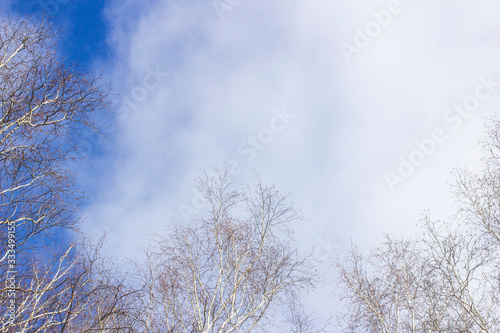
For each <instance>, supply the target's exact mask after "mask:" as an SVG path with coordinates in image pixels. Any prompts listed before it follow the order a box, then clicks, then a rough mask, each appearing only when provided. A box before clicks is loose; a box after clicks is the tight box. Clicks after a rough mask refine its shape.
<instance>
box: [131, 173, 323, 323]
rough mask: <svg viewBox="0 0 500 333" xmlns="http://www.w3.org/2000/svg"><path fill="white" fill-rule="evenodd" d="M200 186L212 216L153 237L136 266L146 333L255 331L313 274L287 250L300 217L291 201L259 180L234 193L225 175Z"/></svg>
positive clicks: (206, 178)
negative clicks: (292, 226)
mask: <svg viewBox="0 0 500 333" xmlns="http://www.w3.org/2000/svg"><path fill="white" fill-rule="evenodd" d="M211 172H212V173H210V174H209V173H208V172H205V174H204V176H203V177H202V178H199V179H198V185H199V186H198V190H199V191H200V192H201V193H202V194H203V195H204V197H205V199H206V200H207V202H208V204H209V206H210V209H209V212H208V213H207V214H205V215H203V216H201V217H199V218H198V219H197V220H196V221H194V222H193V223H192V224H191V225H186V226H181V225H175V226H174V227H173V229H172V231H171V233H169V234H167V235H166V236H158V235H157V236H156V237H155V238H154V241H153V245H152V247H151V248H150V249H149V250H147V251H146V259H147V260H146V262H145V263H144V264H142V265H139V269H140V272H141V280H142V281H143V283H144V285H145V287H146V288H145V290H146V292H145V294H144V295H143V298H142V308H143V309H144V316H143V323H144V331H146V332H159V331H161V332H206V333H208V332H220V333H222V332H225V333H228V332H250V331H252V330H254V329H256V328H257V327H258V325H259V322H260V321H261V320H262V319H263V318H265V316H266V313H267V312H268V311H270V310H271V309H272V308H273V307H275V306H276V305H278V304H279V301H280V300H284V296H285V295H286V293H288V292H292V291H295V290H299V289H301V288H310V287H312V286H313V284H314V281H315V271H314V269H312V267H310V266H309V265H308V262H307V260H306V258H304V257H301V256H300V255H299V254H298V253H297V251H296V250H294V249H293V248H292V247H291V245H290V229H289V225H288V224H289V222H290V221H292V220H295V219H298V218H300V216H299V215H298V214H297V212H296V211H295V210H294V208H293V206H291V205H290V204H288V203H287V196H285V195H282V194H280V193H279V192H278V191H276V190H275V188H274V187H273V186H265V185H263V184H262V182H261V181H260V180H258V182H257V184H256V185H255V187H252V188H251V187H244V188H243V189H242V190H234V189H233V186H232V184H231V180H230V174H229V169H228V168H222V169H218V168H213V169H211Z"/></svg>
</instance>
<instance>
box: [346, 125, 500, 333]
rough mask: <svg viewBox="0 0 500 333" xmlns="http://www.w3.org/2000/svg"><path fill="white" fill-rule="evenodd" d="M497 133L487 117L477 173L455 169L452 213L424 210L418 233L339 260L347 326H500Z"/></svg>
mask: <svg viewBox="0 0 500 333" xmlns="http://www.w3.org/2000/svg"><path fill="white" fill-rule="evenodd" d="M499 133H500V123H499V122H498V121H491V122H490V123H489V126H488V131H487V136H486V138H485V139H484V140H482V141H481V148H482V149H483V152H484V158H483V159H482V169H481V170H480V171H479V172H471V171H469V170H466V169H463V168H458V169H456V170H455V175H456V183H455V184H453V185H452V187H451V188H452V191H453V193H454V195H455V198H456V202H457V204H458V210H457V213H456V214H455V215H454V216H453V217H451V218H450V219H447V220H444V221H439V220H438V221H436V220H433V219H431V218H430V216H429V214H428V213H426V214H425V215H424V218H423V220H422V226H423V232H422V233H421V234H420V236H419V238H418V239H416V240H405V241H396V240H393V239H391V238H390V237H387V240H386V242H385V243H384V244H383V245H382V246H381V247H380V248H378V249H376V250H375V251H374V252H372V253H371V254H370V255H369V256H368V257H367V258H366V259H365V258H364V257H363V255H362V254H361V253H360V252H359V251H358V250H357V249H356V247H353V248H352V249H351V250H350V251H348V252H347V254H346V256H343V257H341V258H339V259H338V260H337V262H336V265H337V267H338V269H339V273H340V274H339V278H338V282H339V287H340V288H339V290H340V296H341V297H342V298H343V300H344V301H345V302H346V304H347V306H348V307H347V308H348V311H347V313H346V315H347V318H348V320H343V323H344V327H345V328H346V330H347V331H350V332H356V331H359V332H367V331H368V332H387V333H389V332H498V331H500V302H499V301H500V274H499V273H498V272H499V268H500V260H499V258H500V256H499V254H500V253H499V250H500V237H499V235H500V222H499V221H500V220H499V218H500V197H499V195H498V193H499V190H500V164H499V157H500V150H499V148H500V140H499V139H500V134H499ZM344 318H345V317H344Z"/></svg>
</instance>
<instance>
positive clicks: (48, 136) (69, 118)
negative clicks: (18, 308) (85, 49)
mask: <svg viewBox="0 0 500 333" xmlns="http://www.w3.org/2000/svg"><path fill="white" fill-rule="evenodd" d="M58 38H59V31H58V30H57V29H55V28H53V27H52V26H51V25H50V24H48V23H47V22H44V21H42V22H35V21H30V20H28V19H20V18H3V19H0V198H1V201H0V225H1V226H4V227H5V226H7V225H8V224H9V223H10V224H11V225H12V224H14V225H15V226H16V244H17V246H19V247H21V246H23V245H24V243H26V242H28V241H29V240H30V239H32V238H31V237H32V236H33V235H37V234H40V233H42V234H45V235H46V233H47V232H49V231H50V230H51V229H54V228H55V227H63V228H75V226H76V223H77V219H76V218H75V216H76V215H75V211H76V208H77V205H78V201H79V198H80V195H79V193H78V192H77V191H76V190H75V186H74V175H73V174H72V173H71V170H68V169H67V168H65V167H64V165H65V164H64V162H65V160H66V159H67V158H68V156H69V155H68V154H69V153H70V152H72V151H74V150H75V149H78V147H76V145H75V144H74V143H73V140H74V139H75V137H76V136H77V135H78V131H81V130H82V128H91V129H94V130H97V129H96V128H95V126H94V122H93V121H92V117H91V116H92V114H93V113H95V112H97V111H102V110H106V109H108V106H109V105H108V101H107V91H106V89H103V87H101V86H100V84H99V77H98V76H96V75H93V74H86V73H82V72H80V71H79V70H78V68H76V67H69V66H67V65H66V64H65V63H64V62H63V61H62V60H61V59H59V57H58V55H57V45H56V43H57V40H58ZM4 234H6V233H4ZM2 244H4V242H2ZM30 245H31V246H34V245H35V244H34V243H33V242H32V243H31V244H30Z"/></svg>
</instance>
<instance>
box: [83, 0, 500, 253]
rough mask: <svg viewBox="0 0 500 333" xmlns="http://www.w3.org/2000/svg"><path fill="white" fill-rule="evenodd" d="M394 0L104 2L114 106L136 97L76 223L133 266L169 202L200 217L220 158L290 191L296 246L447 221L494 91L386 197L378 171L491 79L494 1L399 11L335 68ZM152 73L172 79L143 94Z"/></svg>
mask: <svg viewBox="0 0 500 333" xmlns="http://www.w3.org/2000/svg"><path fill="white" fill-rule="evenodd" d="M389 3H390V1H375V2H372V1H357V2H352V1H334V2H325V1H322V0H312V1H307V2H304V1H284V0H283V1H280V0H276V1H271V2H269V1H267V2H266V1H263V0H252V1H241V2H240V3H238V5H237V6H233V7H234V8H233V9H234V10H232V11H230V12H226V13H225V14H226V15H225V16H224V19H223V20H221V19H220V16H219V14H218V12H217V10H215V9H214V3H213V2H211V1H175V2H174V1H146V2H141V3H140V4H139V2H135V1H131V0H129V1H114V2H111V3H110V5H109V7H108V8H107V17H108V19H109V20H110V26H111V30H110V31H112V34H111V35H110V36H109V37H108V40H109V43H110V45H111V46H112V47H113V48H114V50H115V51H116V58H115V59H114V60H113V62H112V63H110V64H107V67H109V68H110V73H111V74H110V80H111V81H112V82H113V84H114V85H115V86H116V87H117V88H118V90H119V91H120V92H122V94H121V97H120V98H122V99H119V100H118V101H117V106H120V105H122V104H123V103H122V102H123V101H124V100H126V98H127V96H131V94H134V88H135V89H136V90H135V96H136V98H135V100H134V101H133V102H134V107H133V108H129V109H128V112H127V114H126V116H122V117H119V119H120V122H119V124H118V126H117V128H116V131H115V132H114V137H113V144H112V147H111V149H112V150H111V152H110V153H109V154H108V155H105V156H104V157H101V158H99V159H98V158H97V157H94V158H95V163H96V168H97V171H98V172H95V173H93V174H102V175H104V176H102V177H100V178H98V179H95V178H92V179H89V182H90V181H91V182H92V183H94V184H95V188H96V189H97V190H96V192H97V193H99V194H98V196H97V197H95V198H94V199H93V201H92V203H91V205H90V206H88V207H87V210H86V214H87V215H88V216H89V219H88V221H87V222H86V226H87V227H88V228H89V230H94V231H96V230H99V229H107V230H108V231H109V238H110V249H113V251H115V252H116V253H120V254H125V255H133V252H134V251H135V248H136V245H138V244H139V243H140V242H143V241H144V240H145V239H146V238H147V237H148V235H149V234H150V232H153V231H161V230H162V226H163V225H165V224H168V223H169V221H170V219H171V218H175V219H177V220H182V219H183V214H182V211H181V209H180V208H179V207H184V206H190V207H195V206H196V205H195V204H193V202H195V201H194V200H196V197H195V195H194V192H193V189H192V186H193V178H194V177H195V176H196V175H197V173H198V169H199V168H200V167H202V166H203V165H204V164H205V165H206V164H209V163H212V162H222V161H224V160H225V161H230V160H232V161H236V162H237V163H238V166H239V167H240V168H241V171H239V172H238V179H240V180H244V179H249V177H250V175H251V171H252V170H253V169H256V170H258V171H260V172H261V173H262V175H263V178H264V179H267V180H269V181H270V182H273V183H276V184H277V186H278V188H281V189H282V190H283V191H285V192H288V191H291V192H292V197H293V198H294V200H295V202H296V204H297V206H299V207H302V209H303V212H304V214H305V215H307V216H308V217H309V218H310V221H308V222H307V223H304V224H302V225H298V226H297V231H298V232H297V234H298V238H299V241H300V244H301V246H303V247H304V248H309V249H313V248H314V247H315V246H316V245H317V242H316V240H317V239H318V237H327V236H328V235H331V236H328V237H330V238H331V239H335V242H336V244H337V242H339V243H340V245H342V246H343V245H345V244H346V243H348V242H349V240H350V239H351V237H352V239H353V240H355V241H357V242H363V243H364V244H367V246H368V245H369V244H370V243H374V242H376V241H377V240H379V239H380V238H381V236H382V233H383V232H396V233H400V234H401V233H403V234H404V233H411V232H413V230H414V229H413V227H414V224H415V223H416V222H417V221H418V218H419V214H420V213H421V212H422V209H424V208H430V209H433V210H434V211H436V212H437V213H438V214H446V213H447V212H448V211H447V210H446V209H445V208H443V207H446V206H447V205H446V202H447V200H448V195H447V194H446V193H445V192H444V191H442V189H443V187H444V185H445V183H446V181H447V180H450V178H449V171H450V168H451V167H452V166H453V165H455V164H457V163H462V164H467V163H469V162H470V161H473V160H474V159H475V158H476V155H475V153H474V151H473V150H472V146H473V145H474V143H475V142H476V138H477V137H478V136H479V135H480V134H481V128H482V121H483V120H482V117H484V116H488V115H491V114H493V113H494V112H496V110H498V107H499V104H500V96H499V94H492V96H491V97H490V98H488V99H487V100H484V102H483V101H482V102H481V105H480V108H478V110H477V111H475V112H474V115H473V116H471V117H470V119H468V120H467V122H466V123H464V124H463V125H462V126H461V127H460V128H459V129H457V130H456V131H453V132H450V133H449V137H448V138H447V140H446V142H443V143H442V144H440V145H439V147H438V148H436V150H435V151H434V152H433V154H432V155H431V156H428V158H426V160H425V163H423V164H422V165H421V166H419V167H418V170H415V172H414V173H413V174H412V176H411V177H409V178H408V179H406V180H405V182H404V183H402V184H399V185H400V186H397V187H396V190H395V191H391V189H390V188H389V186H388V185H387V182H386V179H385V177H384V174H385V173H386V172H387V171H388V170H394V169H396V168H397V167H398V163H399V160H398V157H399V156H400V155H407V154H409V153H411V152H412V151H413V150H414V149H415V148H416V146H415V141H416V140H422V139H424V138H427V137H428V136H429V135H430V134H432V133H433V130H435V129H436V128H438V127H440V126H442V125H443V113H444V112H445V111H446V110H447V109H448V108H450V106H452V105H454V104H455V103H463V101H464V98H465V97H467V96H469V95H470V94H471V93H474V91H475V88H476V86H477V84H478V82H477V78H478V77H480V76H487V75H490V74H491V75H493V77H495V78H497V77H498V78H500V71H499V65H498V60H497V55H498V52H499V51H500V47H499V46H498V45H497V44H498V43H496V42H497V41H498V38H499V36H498V31H500V30H498V25H499V23H498V22H500V21H499V20H498V19H499V17H498V16H500V14H499V13H500V10H499V9H500V5H499V4H494V3H492V2H488V1H486V0H484V1H478V2H474V3H473V4H472V3H470V2H467V1H465V0H460V1H445V2H441V3H436V2H432V1H420V2H415V1H400V5H401V8H403V10H402V11H400V12H398V13H397V15H393V16H392V19H391V22H390V24H387V25H386V26H384V27H383V29H381V30H380V32H378V33H377V34H376V36H375V37H376V38H375V37H373V38H371V39H370V45H369V47H365V48H363V49H362V51H361V52H359V53H356V54H355V55H353V57H352V61H350V62H348V61H346V58H345V53H344V52H343V48H342V45H343V44H342V43H355V41H354V39H353V38H355V36H356V31H357V28H356V27H359V29H364V28H365V27H366V25H367V23H369V22H371V21H373V20H374V22H378V21H377V20H376V17H374V14H373V13H374V12H375V13H381V11H383V10H388V8H389V7H388V6H389ZM379 24H381V23H379ZM156 68H159V69H160V70H161V71H162V72H165V73H167V72H168V76H166V75H165V77H164V80H163V81H162V82H161V84H159V85H158V86H157V87H155V89H151V90H148V89H144V90H145V91H146V92H147V95H145V94H143V95H144V96H146V97H144V98H142V97H140V96H139V95H140V93H141V92H139V90H140V88H137V87H141V84H143V83H144V82H145V81H144V80H146V79H145V78H146V77H147V75H148V73H150V71H151V70H152V69H156ZM148 82H149V83H152V82H153V81H152V80H151V81H148ZM141 96H142V95H141ZM120 103H122V104H120ZM283 107H286V109H287V110H288V112H289V113H290V114H292V115H293V116H294V118H293V120H292V121H290V123H289V124H287V126H286V127H285V128H284V130H283V131H281V132H279V133H277V134H276V133H274V132H273V133H272V134H276V135H274V136H273V140H269V143H266V145H265V149H262V150H259V149H255V151H256V152H258V153H257V154H253V153H252V154H251V153H250V151H249V150H248V151H247V152H248V154H245V153H242V149H241V145H242V144H245V143H248V144H249V145H248V146H245V147H246V148H249V147H251V144H250V142H249V141H248V140H249V138H250V137H258V136H259V133H263V132H262V131H263V129H265V128H269V129H271V124H270V122H271V121H272V119H273V117H275V113H274V112H275V111H273V110H280V109H281V108H283ZM271 132H272V130H271ZM265 135H268V136H270V135H271V134H269V133H267V134H261V136H262V137H264V136H265ZM266 140H267V139H265V138H264V141H266ZM266 142H267V141H266ZM250 156H252V158H251V160H250V159H249V157H250ZM328 237H327V238H328ZM330 238H328V239H330ZM320 239H323V238H320Z"/></svg>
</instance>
